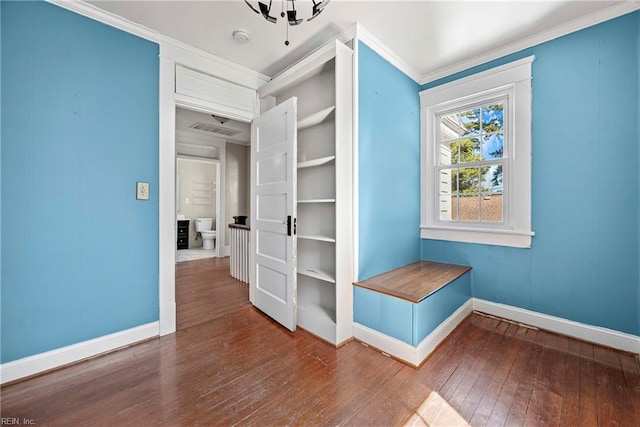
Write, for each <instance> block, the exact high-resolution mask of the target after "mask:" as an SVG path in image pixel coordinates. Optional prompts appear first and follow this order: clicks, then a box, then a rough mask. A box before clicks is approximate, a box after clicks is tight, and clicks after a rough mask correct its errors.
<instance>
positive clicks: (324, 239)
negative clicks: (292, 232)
mask: <svg viewBox="0 0 640 427" xmlns="http://www.w3.org/2000/svg"><path fill="white" fill-rule="evenodd" d="M298 239H306V240H317V241H319V242H329V243H335V242H336V239H335V238H333V237H329V236H321V235H319V234H318V235H313V234H306V235H305V234H298Z"/></svg>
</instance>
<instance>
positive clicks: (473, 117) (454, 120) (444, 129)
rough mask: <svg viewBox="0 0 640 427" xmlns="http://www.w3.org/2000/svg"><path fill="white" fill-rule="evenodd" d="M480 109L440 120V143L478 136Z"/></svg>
mask: <svg viewBox="0 0 640 427" xmlns="http://www.w3.org/2000/svg"><path fill="white" fill-rule="evenodd" d="M480 111H481V110H480V108H472V109H469V110H467V111H461V112H459V113H454V114H449V115H447V116H442V117H441V118H440V132H441V134H442V135H441V141H446V140H452V139H459V138H463V137H465V136H468V135H478V134H479V132H480Z"/></svg>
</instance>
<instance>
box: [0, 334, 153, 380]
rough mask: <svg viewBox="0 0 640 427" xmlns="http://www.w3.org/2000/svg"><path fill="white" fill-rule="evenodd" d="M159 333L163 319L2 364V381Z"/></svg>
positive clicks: (0, 373) (14, 378) (0, 376)
mask: <svg viewBox="0 0 640 427" xmlns="http://www.w3.org/2000/svg"><path fill="white" fill-rule="evenodd" d="M158 334H159V322H152V323H147V324H146V325H141V326H137V327H135V328H131V329H127V330H124V331H121V332H116V333H113V334H109V335H105V336H103V337H99V338H94V339H91V340H88V341H84V342H80V343H77V344H73V345H69V346H66V347H62V348H57V349H55V350H51V351H47V352H45V353H40V354H36V355H33V356H29V357H25V358H22V359H18V360H14V361H13V362H8V363H3V364H2V365H0V384H4V383H6V382H9V381H14V380H17V379H20V378H24V377H28V376H31V375H34V374H38V373H41V372H45V371H49V370H51V369H54V368H58V367H61V366H64V365H68V364H70V363H73V362H78V361H80V360H83V359H86V358H88V357H92V356H96V355H98V354H101V353H105V352H107V351H111V350H115V349H117V348H120V347H124V346H126V345H130V344H133V343H135V342H138V341H142V340H145V339H148V338H153V337H156V336H158Z"/></svg>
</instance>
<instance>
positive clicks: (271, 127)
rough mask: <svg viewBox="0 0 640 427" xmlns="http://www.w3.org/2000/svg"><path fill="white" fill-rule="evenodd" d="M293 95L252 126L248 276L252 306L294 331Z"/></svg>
mask: <svg viewBox="0 0 640 427" xmlns="http://www.w3.org/2000/svg"><path fill="white" fill-rule="evenodd" d="M296 103H297V99H296V98H295V97H293V98H291V99H289V100H287V101H286V102H283V103H282V104H280V105H278V106H276V107H274V108H272V109H271V110H269V111H267V112H266V113H264V114H262V115H261V116H259V117H258V118H256V119H255V120H254V121H253V123H252V125H251V248H252V249H251V255H252V259H251V277H250V282H249V283H250V286H249V300H250V301H251V303H252V304H253V305H255V306H256V307H258V308H259V309H260V310H262V311H263V312H265V313H266V314H267V315H269V316H271V317H272V318H273V319H275V320H276V321H277V322H279V323H281V324H282V325H283V326H285V327H286V328H287V329H289V330H291V331H295V329H296V323H297V305H296V298H297V289H296V237H295V218H296V167H295V163H296Z"/></svg>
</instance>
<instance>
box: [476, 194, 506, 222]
mask: <svg viewBox="0 0 640 427" xmlns="http://www.w3.org/2000/svg"><path fill="white" fill-rule="evenodd" d="M502 203H503V202H502V193H495V194H484V195H483V196H482V200H481V201H480V206H481V218H480V219H481V221H483V222H502V212H503V204H502Z"/></svg>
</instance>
